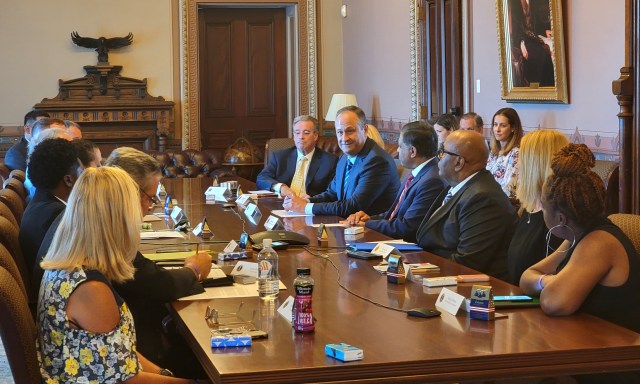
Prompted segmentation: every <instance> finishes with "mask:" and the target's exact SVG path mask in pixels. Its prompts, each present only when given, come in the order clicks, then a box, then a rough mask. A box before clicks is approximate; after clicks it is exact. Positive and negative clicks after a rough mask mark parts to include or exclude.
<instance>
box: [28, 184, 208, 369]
mask: <svg viewBox="0 0 640 384" xmlns="http://www.w3.org/2000/svg"><path fill="white" fill-rule="evenodd" d="M36 196H37V193H36ZM32 203H33V202H32ZM62 216H63V214H62V213H61V214H60V215H59V216H58V217H57V218H56V219H55V220H54V222H53V223H52V224H51V227H50V228H49V231H47V233H46V236H45V237H44V240H43V241H42V245H41V246H40V250H39V251H38V263H37V265H36V268H35V269H34V272H33V276H34V277H33V281H32V286H33V288H34V292H38V291H39V289H40V282H41V280H42V274H43V272H42V269H41V268H40V265H39V264H40V261H41V260H42V258H43V257H44V255H45V254H46V253H47V251H48V250H49V247H50V246H51V241H52V240H53V235H54V234H55V232H56V230H57V229H58V225H60V220H61V219H62ZM133 266H134V267H135V268H136V271H135V273H134V275H133V280H129V281H126V282H124V283H120V284H117V283H114V284H113V287H114V288H115V290H116V291H117V292H118V294H119V295H120V296H121V297H122V299H123V300H124V301H125V302H126V303H127V306H128V307H129V309H130V310H131V314H132V315H133V320H134V322H135V324H136V337H137V340H138V343H137V345H138V351H140V352H142V354H143V355H145V357H150V358H156V357H157V356H158V355H159V354H162V353H164V352H163V349H164V346H163V345H162V343H163V337H162V319H163V318H164V317H165V316H167V314H168V313H167V310H166V309H165V306H164V304H165V303H169V302H171V301H174V300H176V299H178V298H180V297H184V296H189V295H195V294H197V293H202V292H204V288H203V287H202V285H201V284H199V283H198V281H197V278H196V275H195V274H194V273H193V271H192V270H191V269H189V268H177V269H164V268H162V267H159V266H157V265H156V264H155V263H154V262H153V261H151V260H149V259H147V258H146V257H144V256H143V255H142V254H141V253H140V252H138V253H137V254H136V257H135V259H134V260H133Z"/></svg>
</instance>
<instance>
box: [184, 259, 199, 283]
mask: <svg viewBox="0 0 640 384" xmlns="http://www.w3.org/2000/svg"><path fill="white" fill-rule="evenodd" d="M185 267H187V268H193V271H194V272H195V273H196V277H197V278H198V281H200V277H202V273H200V269H198V267H197V266H196V265H195V264H194V263H188V264H186V265H185Z"/></svg>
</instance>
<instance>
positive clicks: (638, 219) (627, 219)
mask: <svg viewBox="0 0 640 384" xmlns="http://www.w3.org/2000/svg"><path fill="white" fill-rule="evenodd" d="M609 220H611V221H612V222H613V224H615V225H617V226H618V227H619V228H620V229H622V232H624V234H625V235H627V237H628V238H629V240H631V242H632V243H633V246H634V248H635V249H636V252H637V253H638V254H639V255H640V215H631V214H628V213H614V214H613V215H609Z"/></svg>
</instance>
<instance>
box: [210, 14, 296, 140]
mask: <svg viewBox="0 0 640 384" xmlns="http://www.w3.org/2000/svg"><path fill="white" fill-rule="evenodd" d="M198 17H199V23H198V24H199V26H200V27H199V44H200V47H199V58H200V59H199V60H200V63H199V64H200V79H201V81H200V87H201V89H200V95H201V97H200V129H201V132H200V133H201V137H202V148H219V149H225V148H227V147H228V146H229V145H230V144H232V143H233V142H234V141H235V140H236V139H237V138H238V137H240V136H244V137H245V138H247V139H248V140H249V141H251V143H253V144H254V145H256V146H257V147H258V148H264V144H265V142H266V141H267V139H269V138H272V137H286V136H287V127H288V124H287V121H286V119H287V109H286V108H287V91H286V89H287V80H286V32H285V10H284V8H262V9H247V8H238V9H234V8H208V9H207V8H204V9H200V10H199V12H198Z"/></svg>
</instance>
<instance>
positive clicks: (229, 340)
mask: <svg viewBox="0 0 640 384" xmlns="http://www.w3.org/2000/svg"><path fill="white" fill-rule="evenodd" d="M250 345H251V336H250V335H247V334H233V335H232V334H226V335H212V336H211V348H226V347H247V346H250Z"/></svg>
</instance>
